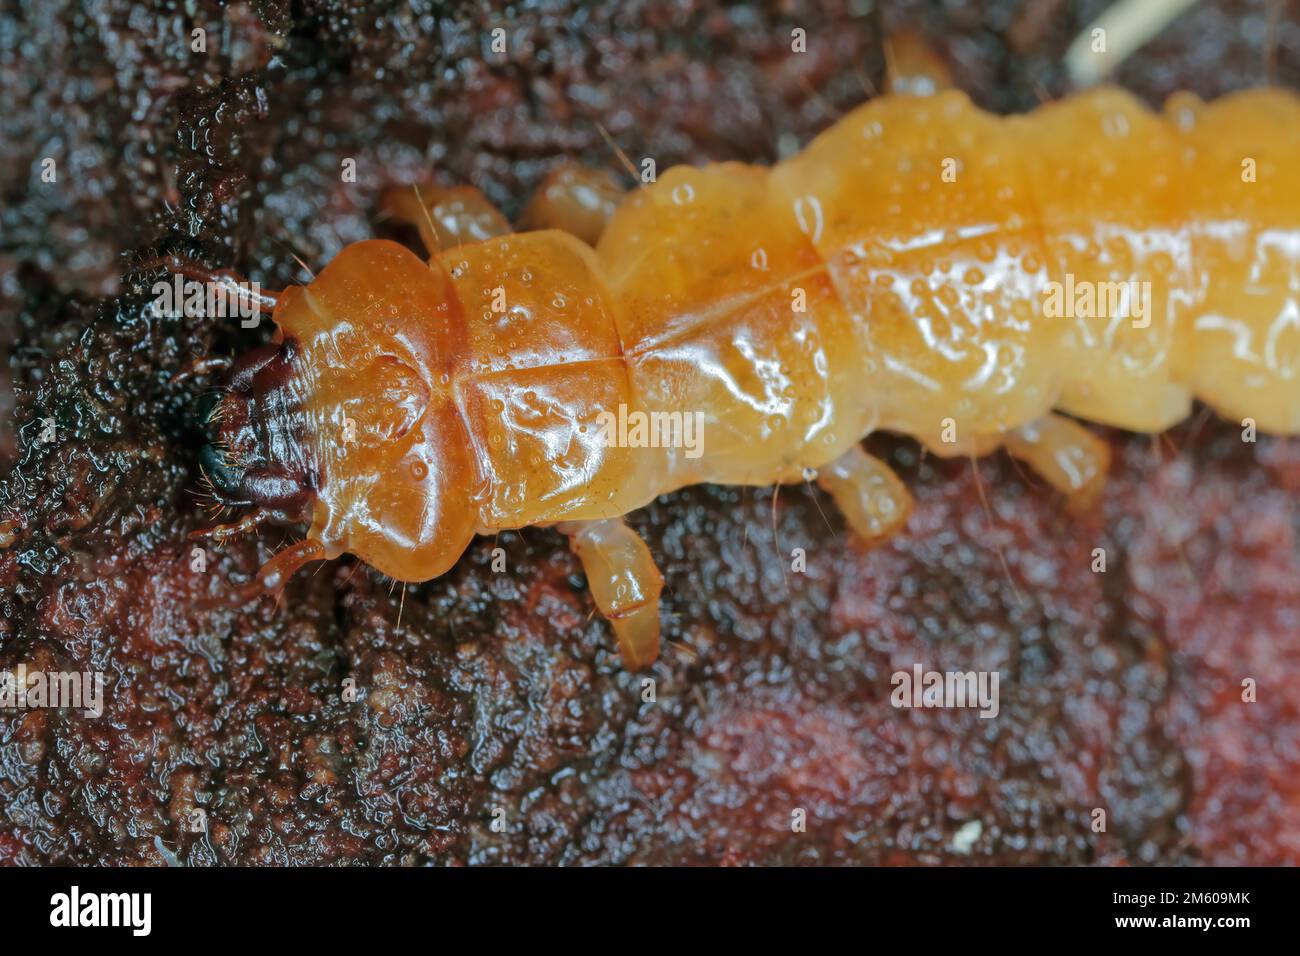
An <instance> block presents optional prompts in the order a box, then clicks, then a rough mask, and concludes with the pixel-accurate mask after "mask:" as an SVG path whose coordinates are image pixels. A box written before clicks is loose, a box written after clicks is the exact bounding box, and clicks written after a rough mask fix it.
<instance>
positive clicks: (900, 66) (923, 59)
mask: <svg viewBox="0 0 1300 956" xmlns="http://www.w3.org/2000/svg"><path fill="white" fill-rule="evenodd" d="M885 62H886V75H885V82H886V83H887V85H888V87H889V92H890V93H907V94H910V95H912V96H932V95H933V94H935V93H938V92H939V91H940V90H948V89H952V85H953V82H952V74H951V73H949V72H948V65H947V64H946V63H945V62H944V61H943V58H942V57H941V56H939V54H938V53H936V52H935V50H934V48H933V47H932V46H930V44H929V43H928V42H926V40H925V38H924V37H922V36H920V35H919V34H916V33H897V34H894V35H893V36H891V37H890V38H889V39H887V40H886V41H885Z"/></svg>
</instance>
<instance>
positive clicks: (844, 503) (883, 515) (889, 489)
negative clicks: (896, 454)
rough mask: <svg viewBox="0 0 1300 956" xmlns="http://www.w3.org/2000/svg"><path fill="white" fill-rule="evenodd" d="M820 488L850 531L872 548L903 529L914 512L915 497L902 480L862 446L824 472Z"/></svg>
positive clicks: (852, 450) (846, 453) (858, 446)
mask: <svg viewBox="0 0 1300 956" xmlns="http://www.w3.org/2000/svg"><path fill="white" fill-rule="evenodd" d="M817 484H818V485H820V486H821V488H822V490H824V491H825V492H826V493H827V494H829V495H830V496H831V498H833V499H834V500H835V504H836V506H837V507H838V508H839V509H840V512H841V513H842V514H843V515H844V520H845V521H847V522H848V523H849V527H851V528H852V529H853V530H854V531H855V532H857V534H858V535H859V536H860V537H861V538H862V539H863V540H864V541H866V542H868V543H870V544H876V543H878V542H880V541H883V540H884V539H886V538H888V537H890V536H891V535H892V534H894V532H896V531H898V530H899V529H900V528H902V527H903V525H904V524H906V523H907V516H908V515H909V514H911V512H912V496H911V494H910V493H909V492H908V490H907V486H906V485H904V484H903V481H902V479H900V478H899V477H898V476H897V475H896V474H894V472H893V471H892V470H891V469H890V467H889V466H888V465H886V464H885V463H884V462H883V461H881V460H880V459H879V458H876V457H874V456H872V455H868V454H867V453H866V452H865V451H864V450H863V449H862V446H861V445H854V446H853V447H852V448H850V449H849V450H848V451H846V452H845V453H844V454H843V455H841V456H840V457H839V458H837V459H836V460H835V461H833V462H832V463H831V464H830V465H828V466H826V467H825V468H822V469H821V471H820V473H819V474H818V476H817Z"/></svg>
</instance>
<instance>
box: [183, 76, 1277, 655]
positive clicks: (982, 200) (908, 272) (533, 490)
mask: <svg viewBox="0 0 1300 956" xmlns="http://www.w3.org/2000/svg"><path fill="white" fill-rule="evenodd" d="M1297 156H1300V100H1298V99H1297V97H1296V96H1295V95H1293V94H1291V93H1288V92H1284V91H1281V90H1277V89H1260V90H1254V91H1250V92H1244V93H1239V94H1236V95H1232V96H1228V97H1225V98H1223V99H1221V100H1218V101H1216V102H1214V103H1212V104H1205V103H1202V102H1200V101H1199V100H1197V99H1195V98H1194V97H1191V96H1189V95H1180V96H1177V97H1175V98H1174V99H1172V100H1171V101H1170V102H1169V103H1168V104H1167V106H1166V108H1165V109H1164V111H1163V113H1160V114H1155V113H1152V112H1151V111H1149V110H1148V109H1147V108H1145V107H1144V106H1143V105H1141V104H1140V103H1139V102H1137V101H1136V100H1135V99H1134V98H1133V97H1131V96H1129V95H1127V94H1126V93H1124V92H1121V91H1119V90H1117V89H1099V90H1095V91H1091V92H1087V93H1082V94H1079V95H1076V96H1074V97H1072V98H1069V99H1066V100H1063V101H1060V102H1054V103H1050V104H1047V105H1044V106H1042V107H1040V108H1039V109H1037V110H1035V111H1034V112H1033V113H1031V114H1028V115H1023V116H1012V117H998V116H993V115H990V114H988V113H986V112H983V111H982V110H980V109H978V108H976V107H975V106H973V105H972V104H971V102H970V101H969V99H968V98H967V97H966V96H965V95H963V94H962V93H960V92H957V91H952V90H944V91H940V92H937V93H935V94H934V95H932V96H915V95H904V94H896V95H888V96H883V97H880V98H878V99H875V100H873V101H871V102H869V103H867V104H865V105H863V106H862V107H860V108H859V109H857V110H856V111H854V112H853V113H851V114H849V115H847V116H845V117H844V118H843V119H842V120H840V121H839V122H838V123H837V124H836V125H835V126H834V127H832V128H831V129H829V130H828V131H827V132H825V133H824V134H822V135H821V136H819V137H818V138H817V139H816V140H815V141H814V142H813V143H812V144H811V145H810V146H809V147H808V148H807V149H805V150H804V151H803V152H802V153H801V154H799V155H797V156H795V157H793V158H791V159H789V160H788V161H785V162H782V163H780V164H779V165H777V166H775V167H773V168H760V167H756V166H746V165H741V164H736V163H724V164H720V165H710V166H705V167H703V168H688V167H677V168H674V169H671V170H669V171H668V172H666V173H665V174H663V175H662V176H661V178H660V179H659V180H658V181H657V182H655V183H653V184H652V185H648V186H646V187H645V188H642V189H639V190H637V191H636V192H634V193H632V194H631V195H629V196H628V197H627V198H626V199H625V200H624V201H623V202H622V203H621V204H619V205H618V207H617V210H616V211H615V212H614V213H613V215H612V218H610V220H609V222H608V224H607V226H606V228H604V230H603V232H599V230H592V231H591V237H594V234H595V232H599V239H598V240H597V242H596V245H595V247H594V249H593V248H592V247H590V246H588V245H587V244H585V243H584V242H582V241H580V240H579V239H578V238H575V236H573V235H571V234H568V233H565V232H562V231H558V230H554V229H542V230H539V231H532V232H522V233H516V234H502V233H503V231H504V229H505V226H504V222H503V221H502V222H495V220H492V218H491V216H490V215H487V214H485V213H482V212H481V211H479V212H477V213H476V212H474V210H472V209H471V210H469V211H468V212H467V210H466V208H462V207H457V209H458V210H459V211H457V209H452V208H450V207H448V208H445V209H442V212H441V213H438V215H436V216H432V217H430V219H429V221H428V228H427V229H426V230H425V231H426V236H425V238H426V240H427V241H428V242H429V244H430V246H431V248H433V250H434V251H433V255H432V258H431V259H430V260H429V261H428V262H427V263H426V262H425V261H423V260H421V259H420V258H419V257H418V256H417V255H416V254H414V253H412V252H410V251H409V250H408V249H406V248H405V247H403V246H401V245H398V244H396V243H393V242H388V241H367V242H360V243H356V244H354V245H352V246H349V247H348V248H346V249H344V250H343V251H342V252H341V253H340V254H339V255H338V256H337V257H336V258H335V259H334V261H333V262H332V263H330V264H329V266H328V267H327V268H326V269H324V271H323V272H322V273H321V274H320V275H319V276H318V277H317V278H316V279H315V280H314V281H312V282H311V283H310V284H309V285H306V286H302V287H293V288H290V289H288V290H287V291H285V292H284V293H283V294H281V295H280V297H279V300H278V304H277V305H276V308H275V312H274V320H275V323H276V326H277V329H278V331H277V333H276V337H275V341H274V343H273V344H272V345H270V346H268V347H265V348H263V349H261V350H259V351H257V352H254V353H253V354H251V355H250V356H248V357H246V358H244V359H243V360H241V361H240V362H239V363H238V364H237V366H236V369H235V372H234V376H233V378H232V381H231V384H230V390H229V392H228V393H227V395H226V397H225V398H224V399H223V402H222V406H221V410H220V413H219V417H220V422H219V426H220V436H221V440H222V444H223V446H224V447H225V448H226V449H227V450H228V454H227V457H226V458H225V459H221V458H219V457H216V456H210V457H209V459H208V462H207V464H208V470H209V471H210V472H212V477H213V481H214V483H215V484H216V486H217V488H218V490H219V491H220V492H221V494H222V496H223V498H224V499H225V500H228V501H232V502H238V503H248V504H253V505H257V506H258V508H259V510H258V511H257V512H256V513H255V516H254V517H252V518H248V519H245V520H244V521H243V522H241V523H239V524H238V525H235V526H227V529H223V530H227V531H228V530H229V529H232V528H234V529H237V528H243V527H249V526H251V524H253V523H255V522H256V521H257V520H261V518H262V517H263V516H265V515H268V514H269V515H270V516H272V517H275V518H279V519H281V520H298V519H301V520H305V521H309V522H310V530H309V531H308V533H307V537H306V539H305V540H304V541H303V542H301V543H300V544H298V545H296V546H293V547H290V548H288V549H286V550H285V551H284V552H281V554H279V555H277V556H276V557H275V558H274V559H273V560H272V562H271V563H270V565H268V567H267V568H266V569H264V571H263V574H262V578H261V582H260V583H261V585H263V586H271V585H274V584H276V583H278V582H279V581H280V580H282V579H283V578H284V576H285V575H287V574H288V573H291V572H292V571H293V570H294V569H295V568H296V567H298V566H300V565H301V564H302V563H304V562H305V561H310V560H315V559H319V558H332V557H335V556H338V555H341V554H343V553H345V552H348V553H352V554H355V555H357V556H359V557H360V558H361V559H362V560H364V561H365V562H367V563H369V564H370V565H372V566H374V567H375V568H377V569H378V570H379V571H381V572H383V573H385V574H388V575H391V576H392V577H394V578H396V579H398V580H401V581H423V580H427V579H429V578H433V577H435V576H437V575H440V574H442V573H443V572H445V571H446V570H447V569H448V568H450V567H451V566H452V565H453V563H454V562H455V561H456V560H457V559H458V557H459V556H460V555H461V553H462V552H463V551H464V549H465V547H466V546H467V544H468V543H469V541H470V540H471V538H472V537H473V536H474V535H476V534H492V533H494V532H497V531H499V530H501V529H510V528H519V527H523V526H527V525H539V524H558V525H559V527H560V529H561V530H562V531H563V532H565V533H566V534H569V535H570V536H571V537H572V540H573V544H574V547H575V549H576V550H577V551H578V554H579V556H580V557H581V558H582V560H583V563H584V567H585V569H586V571H587V575H588V579H589V581H590V583H591V587H592V591H593V594H594V596H595V599H596V603H597V606H598V607H599V608H600V610H601V611H602V612H603V613H604V614H605V615H606V616H607V617H609V618H610V619H611V620H612V621H613V623H614V626H615V630H616V632H617V633H618V637H619V641H620V644H621V647H622V650H623V653H624V659H625V661H626V662H627V664H628V665H629V666H641V665H644V664H646V663H649V662H650V661H653V659H654V657H655V654H656V653H657V646H658V637H659V618H658V596H659V589H660V587H661V581H660V578H659V575H658V572H657V570H655V567H654V562H653V560H652V559H651V557H650V555H649V552H648V550H647V549H646V546H645V545H644V544H643V543H642V542H641V541H640V539H639V538H638V537H637V536H636V535H635V534H634V533H633V532H632V531H630V530H629V529H628V528H627V526H626V525H625V524H623V523H622V521H621V520H619V519H620V516H622V515H624V514H626V513H628V512H629V511H632V510H634V509H636V508H639V507H641V506H643V505H645V504H646V503H647V502H649V501H650V500H652V499H653V498H655V497H656V496H658V495H661V494H664V493H665V492H668V491H670V490H672V489H675V488H678V487H680V486H683V485H688V484H692V483H695V482H717V483H731V484H758V485H764V484H771V483H773V482H792V481H801V480H803V478H804V477H805V476H806V475H808V474H809V473H810V470H816V471H817V472H818V475H819V481H820V483H821V485H822V487H823V488H824V489H825V490H827V491H828V492H829V493H830V494H831V495H832V497H833V498H834V499H835V500H836V502H837V503H838V504H839V506H840V507H841V509H842V510H843V511H844V513H845V515H846V518H847V520H848V521H849V523H850V524H851V526H852V527H853V528H854V529H856V530H857V531H858V532H859V533H861V534H862V535H863V536H864V537H867V538H871V539H880V538H883V537H886V536H888V535H889V534H891V533H893V532H895V531H897V530H898V528H899V527H901V526H902V524H903V523H904V521H905V519H906V516H907V510H908V506H909V501H910V499H909V498H908V496H907V492H906V489H905V488H904V487H903V486H902V484H901V482H900V481H899V480H898V479H897V478H896V477H895V476H894V475H893V474H892V473H891V472H890V471H889V470H888V468H887V467H886V466H885V465H884V464H883V463H882V462H879V461H877V460H876V459H874V458H871V457H870V456H868V455H867V454H866V453H865V452H864V451H863V450H862V449H861V448H860V446H859V445H858V442H859V441H860V439H861V438H862V437H863V436H864V435H866V434H867V433H869V432H871V431H873V430H878V429H886V430H889V431H893V432H900V433H904V434H906V435H910V436H914V437H915V438H916V439H917V440H919V441H920V442H921V443H923V444H924V445H925V446H926V447H927V448H928V449H930V450H931V451H933V452H935V453H938V454H940V455H949V456H950V455H974V454H984V453H987V452H989V451H991V450H993V449H995V448H997V447H999V446H1000V445H1004V444H1005V445H1006V446H1007V447H1008V448H1009V450H1010V451H1011V452H1012V453H1013V454H1016V455H1018V456H1019V457H1022V458H1024V459H1025V460H1026V461H1028V462H1030V463H1031V464H1033V465H1034V466H1035V467H1036V468H1037V469H1038V470H1039V471H1040V472H1041V473H1043V474H1044V475H1045V476H1046V477H1047V478H1048V479H1049V480H1051V481H1052V483H1053V484H1054V485H1055V486H1056V487H1058V488H1060V489H1062V490H1063V491H1066V492H1069V493H1071V494H1072V495H1073V498H1074V500H1075V501H1076V502H1078V501H1086V500H1088V499H1090V498H1092V497H1095V494H1096V492H1097V490H1098V489H1099V488H1100V486H1101V482H1102V480H1103V479H1104V475H1105V470H1106V465H1107V448H1106V445H1105V443H1104V442H1102V441H1101V440H1100V439H1099V438H1097V437H1096V436H1094V435H1092V434H1091V433H1090V432H1089V431H1088V430H1086V429H1085V428H1084V427H1083V426H1082V425H1081V424H1079V423H1078V422H1077V421H1075V420H1073V419H1071V418H1065V417H1063V416H1060V415H1057V414H1053V411H1054V410H1056V411H1060V412H1066V413H1068V414H1069V415H1071V416H1073V417H1074V419H1083V420H1086V421H1091V422H1099V423H1106V424H1109V425H1114V426H1120V427H1123V428H1126V429H1132V430H1140V431H1159V430H1162V429H1165V428H1167V427H1168V426H1170V425H1171V424H1173V423H1175V422H1176V421H1178V420H1179V419H1181V418H1182V417H1184V416H1185V415H1186V414H1187V413H1188V411H1189V408H1190V404H1191V402H1192V400H1193V398H1199V399H1201V400H1202V401H1204V402H1206V403H1208V404H1209V405H1210V406H1211V407H1213V408H1214V409H1216V410H1217V411H1218V412H1219V413H1220V414H1222V415H1224V416H1227V417H1229V418H1233V419H1245V418H1249V419H1252V420H1253V421H1254V422H1255V423H1257V425H1258V427H1259V428H1260V429H1261V430H1264V431H1270V432H1276V433H1280V434H1295V433H1297V432H1300V174H1297V170H1296V167H1295V161H1296V158H1297ZM611 205H612V203H611ZM434 206H435V212H437V208H436V207H437V203H435V204H434ZM420 212H421V214H423V213H424V212H425V209H424V208H421V209H420ZM453 213H454V214H455V215H453ZM456 216H460V217H461V219H464V220H466V221H469V222H471V223H473V224H476V225H475V228H476V229H478V232H477V233H475V232H474V231H473V230H469V231H468V232H466V231H464V230H462V231H460V232H456V231H455V230H454V229H453V228H452V225H451V224H452V223H453V220H455V218H456ZM439 217H441V218H439ZM435 220H437V221H440V222H441V223H442V224H443V226H444V230H450V231H452V232H453V233H455V234H456V235H459V236H461V244H459V245H456V244H453V243H452V242H449V241H448V240H447V239H446V237H445V236H443V237H442V238H440V237H439V229H438V227H437V226H436V225H435ZM545 221H553V220H545ZM485 223H487V225H485ZM476 240H477V241H476ZM440 247H442V248H440ZM1134 282H1136V283H1139V285H1138V286H1131V287H1130V286H1124V287H1120V286H1108V285H1107V284H1109V283H1123V284H1128V283H1134ZM1142 283H1146V284H1148V285H1141V284H1142ZM1116 288H1131V289H1134V290H1136V289H1139V288H1140V289H1144V290H1147V291H1148V292H1149V297H1148V298H1146V302H1147V306H1146V309H1145V312H1144V314H1139V313H1140V312H1141V311H1142V310H1141V309H1140V308H1135V307H1136V306H1137V305H1138V303H1137V302H1135V301H1127V303H1126V304H1127V309H1126V311H1125V314H1123V315H1119V316H1117V315H1115V314H1113V313H1111V314H1107V311H1106V310H1105V309H1095V308H1094V309H1089V308H1087V307H1086V303H1085V307H1082V308H1080V309H1078V310H1074V309H1072V308H1071V306H1073V305H1075V304H1077V303H1076V300H1075V299H1074V298H1073V297H1072V295H1071V290H1079V289H1094V290H1106V289H1110V290H1112V291H1113V290H1114V289H1116ZM1139 294H1140V295H1143V296H1146V294H1147V293H1146V292H1142V293H1139V292H1136V291H1134V292H1133V295H1139ZM1054 295H1055V296H1056V298H1057V300H1058V304H1063V306H1064V308H1063V309H1062V310H1058V311H1062V312H1063V313H1064V314H1059V315H1058V314H1053V310H1052V309H1050V308H1047V307H1046V305H1047V304H1048V303H1050V302H1052V301H1053V296H1054ZM1076 311H1077V312H1078V314H1073V313H1074V312H1076ZM620 408H622V410H623V411H624V412H627V413H630V412H643V413H647V414H653V413H662V414H665V415H672V414H674V413H676V414H678V415H681V414H685V415H693V414H696V413H698V414H699V416H700V419H701V421H702V423H703V427H702V433H701V434H702V436H703V439H704V442H703V447H702V449H701V451H702V453H700V454H698V455H693V454H690V453H689V450H688V449H685V448H682V447H619V446H618V444H617V443H614V444H613V446H611V445H610V443H609V442H608V441H607V438H608V429H603V428H602V425H601V422H602V418H601V415H602V413H609V414H613V413H614V412H615V411H617V410H619V409H620ZM625 444H630V443H625Z"/></svg>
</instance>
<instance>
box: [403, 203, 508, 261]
mask: <svg viewBox="0 0 1300 956" xmlns="http://www.w3.org/2000/svg"><path fill="white" fill-rule="evenodd" d="M380 212H381V214H382V215H385V216H387V217H388V218H390V219H392V220H393V221H394V222H400V223H403V224H404V225H406V226H410V227H413V228H415V229H417V230H419V233H420V239H421V241H422V242H423V243H424V248H425V251H427V252H428V254H429V255H431V256H432V255H436V254H437V253H438V252H441V251H442V250H445V249H452V250H454V249H456V248H457V247H459V246H463V245H466V244H468V243H471V242H482V241H484V240H485V239H491V238H492V237H494V236H504V235H507V234H508V233H509V232H510V223H509V222H507V221H506V217H505V216H503V215H501V212H500V210H498V209H497V208H496V206H494V205H492V203H491V202H490V201H489V200H488V198H487V197H486V196H484V195H483V193H482V192H480V191H479V190H477V189H475V188H474V187H473V186H453V187H451V188H450V189H444V188H442V187H440V186H428V187H425V188H423V189H421V190H420V192H419V194H418V195H417V194H416V191H415V189H414V188H412V187H409V186H403V187H394V188H392V189H389V190H386V191H385V192H384V195H383V196H382V197H381V198H380Z"/></svg>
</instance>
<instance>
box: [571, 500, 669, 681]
mask: <svg viewBox="0 0 1300 956" xmlns="http://www.w3.org/2000/svg"><path fill="white" fill-rule="evenodd" d="M556 527H557V529H558V530H559V531H560V533H561V534H564V535H567V536H568V538H569V545H570V547H572V548H573V550H574V552H576V553H577V555H578V558H579V560H581V561H582V570H583V573H584V574H585V575H586V576H587V586H588V587H589V588H590V589H591V596H592V599H593V600H594V601H595V602H596V607H597V608H598V609H599V610H600V613H601V614H603V615H604V616H605V617H606V618H607V619H608V620H609V622H610V624H611V625H612V626H613V628H614V633H615V635H617V637H618V646H619V649H620V650H621V651H622V653H623V661H624V663H625V664H626V666H627V667H629V668H631V669H633V670H635V669H637V668H641V667H645V666H646V665H648V664H652V663H654V660H655V658H656V657H657V656H658V655H659V594H660V592H661V591H662V590H663V586H664V579H663V576H662V575H661V574H660V573H659V568H658V567H656V566H655V560H654V558H653V557H652V556H651V554H650V549H649V548H647V547H646V544H645V542H644V541H642V540H641V536H640V535H638V534H637V533H636V532H635V531H633V530H632V529H631V528H629V527H628V526H627V524H626V523H624V521H623V519H622V518H607V519H605V520H603V521H566V522H561V523H559V524H557V525H556Z"/></svg>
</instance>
